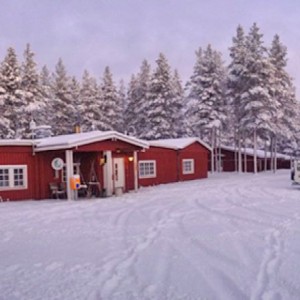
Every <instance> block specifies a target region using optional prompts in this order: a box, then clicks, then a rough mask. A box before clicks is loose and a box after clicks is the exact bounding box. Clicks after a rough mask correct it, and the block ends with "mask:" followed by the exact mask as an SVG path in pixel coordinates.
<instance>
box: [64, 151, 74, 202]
mask: <svg viewBox="0 0 300 300" xmlns="http://www.w3.org/2000/svg"><path fill="white" fill-rule="evenodd" d="M65 155H66V188H67V198H68V200H74V199H75V193H74V191H73V190H72V189H71V182H70V181H71V178H72V176H73V175H74V173H73V172H74V171H73V170H74V168H73V151H72V150H66V153H65Z"/></svg>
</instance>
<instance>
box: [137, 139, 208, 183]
mask: <svg viewBox="0 0 300 300" xmlns="http://www.w3.org/2000/svg"><path fill="white" fill-rule="evenodd" d="M209 152H210V151H209V150H208V149H206V148H205V147H204V146H202V145H201V144H199V143H197V142H196V143H193V144H192V145H190V146H188V147H186V148H184V149H182V150H172V149H167V148H160V147H150V148H149V149H147V150H146V151H145V152H139V153H138V160H139V161H140V160H155V161H156V177H155V178H145V179H143V178H139V185H140V186H149V185H156V184H162V183H169V182H176V181H185V180H193V179H199V178H207V171H208V170H207V166H208V155H209ZM183 159H194V173H193V174H182V160H183Z"/></svg>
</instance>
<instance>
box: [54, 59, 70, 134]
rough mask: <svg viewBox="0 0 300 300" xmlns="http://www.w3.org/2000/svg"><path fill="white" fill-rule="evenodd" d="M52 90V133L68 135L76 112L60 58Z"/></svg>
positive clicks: (67, 78) (67, 77) (68, 79)
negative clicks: (53, 111) (53, 110)
mask: <svg viewBox="0 0 300 300" xmlns="http://www.w3.org/2000/svg"><path fill="white" fill-rule="evenodd" d="M52 88H53V96H54V99H53V105H54V107H55V109H56V111H55V114H54V115H53V116H51V118H52V122H51V123H52V124H53V131H54V133H55V134H66V133H70V132H72V131H73V127H74V124H75V123H76V112H75V108H74V100H73V99H72V96H71V92H70V77H69V76H68V75H67V72H66V68H65V66H64V64H63V61H62V59H61V58H60V59H59V60H58V63H57V64H56V66H55V73H54V74H53V85H52Z"/></svg>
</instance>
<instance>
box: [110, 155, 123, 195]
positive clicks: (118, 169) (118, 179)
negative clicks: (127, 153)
mask: <svg viewBox="0 0 300 300" xmlns="http://www.w3.org/2000/svg"><path fill="white" fill-rule="evenodd" d="M113 174H114V176H113V178H114V180H113V182H114V189H115V194H116V195H118V194H122V192H123V190H124V189H125V168H124V158H114V159H113Z"/></svg>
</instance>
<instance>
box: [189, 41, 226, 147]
mask: <svg viewBox="0 0 300 300" xmlns="http://www.w3.org/2000/svg"><path fill="white" fill-rule="evenodd" d="M196 57H197V60H196V64H195V66H194V72H193V75H192V76H191V78H190V81H189V82H188V83H187V105H188V108H187V112H186V116H187V118H188V121H189V134H190V135H194V136H200V137H201V138H203V139H204V140H206V141H209V133H210V132H211V130H212V128H220V127H221V126H222V124H223V123H224V122H225V108H226V107H225V90H224V84H225V69H224V66H223V62H222V59H221V54H220V53H219V52H217V51H214V50H213V49H212V47H211V45H208V46H207V48H206V49H205V50H204V51H203V50H202V49H201V48H200V49H199V50H198V51H196Z"/></svg>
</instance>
